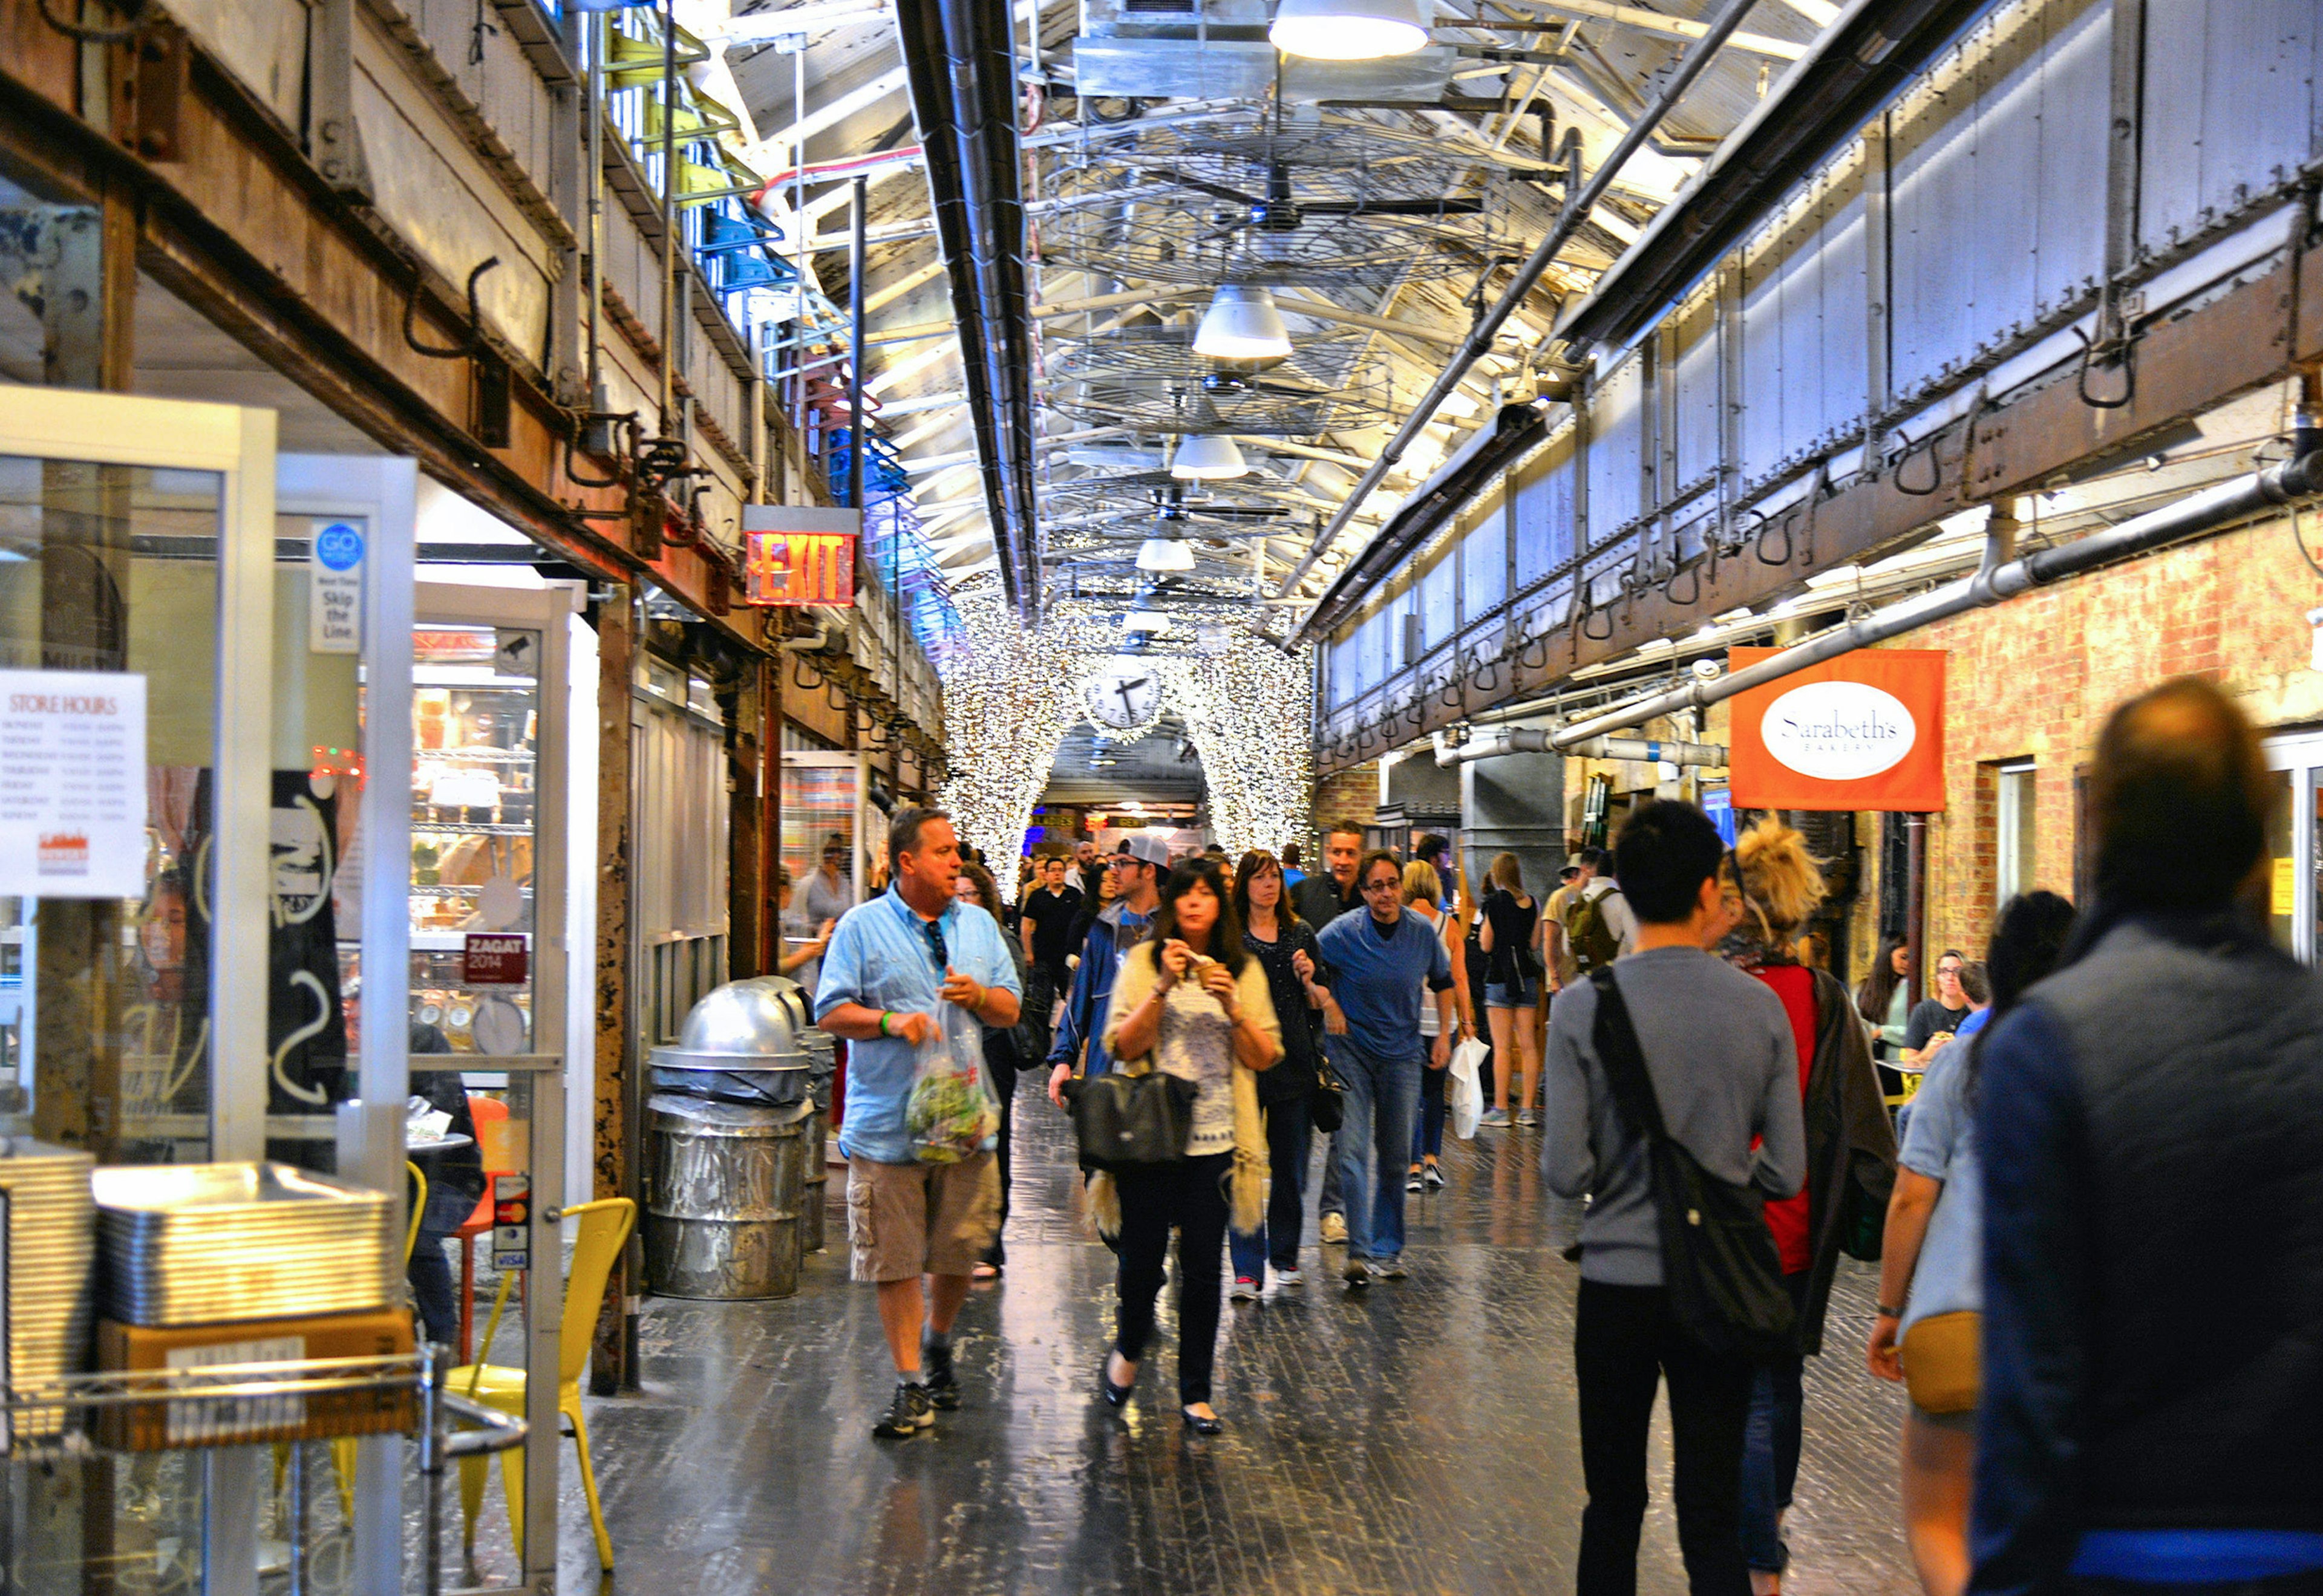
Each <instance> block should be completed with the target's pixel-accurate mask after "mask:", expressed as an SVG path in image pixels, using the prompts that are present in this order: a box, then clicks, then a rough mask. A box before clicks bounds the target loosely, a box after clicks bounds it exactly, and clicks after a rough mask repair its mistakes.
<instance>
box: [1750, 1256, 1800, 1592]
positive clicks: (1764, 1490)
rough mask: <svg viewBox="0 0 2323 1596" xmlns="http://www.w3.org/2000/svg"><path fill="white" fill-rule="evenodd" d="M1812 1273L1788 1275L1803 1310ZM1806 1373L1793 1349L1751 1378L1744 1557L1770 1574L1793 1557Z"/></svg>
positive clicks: (1794, 1301)
mask: <svg viewBox="0 0 2323 1596" xmlns="http://www.w3.org/2000/svg"><path fill="white" fill-rule="evenodd" d="M1812 1274H1813V1270H1804V1269H1803V1270H1797V1271H1795V1272H1794V1273H1791V1274H1787V1275H1785V1276H1784V1277H1783V1285H1784V1287H1785V1288H1786V1289H1787V1290H1788V1291H1789V1292H1790V1294H1791V1306H1792V1307H1794V1308H1797V1309H1801V1310H1802V1311H1803V1310H1804V1303H1805V1301H1806V1295H1807V1280H1808V1279H1809V1277H1810V1276H1811V1275H1812ZM1805 1372H1806V1360H1805V1359H1804V1358H1802V1357H1800V1356H1799V1355H1798V1354H1796V1353H1792V1354H1790V1355H1788V1356H1786V1357H1782V1358H1778V1359H1777V1360H1776V1361H1775V1362H1771V1363H1767V1364H1764V1365H1761V1366H1760V1368H1759V1370H1758V1374H1757V1375H1756V1377H1754V1378H1753V1379H1752V1380H1751V1382H1750V1417H1749V1424H1748V1426H1747V1428H1746V1429H1745V1430H1744V1432H1743V1436H1742V1495H1741V1507H1742V1561H1743V1562H1745V1563H1747V1564H1749V1565H1750V1566H1751V1567H1752V1568H1754V1569H1758V1570H1759V1571H1760V1572H1762V1573H1782V1572H1783V1570H1784V1569H1786V1568H1787V1567H1789V1566H1790V1562H1791V1550H1790V1548H1789V1547H1788V1546H1785V1545H1784V1544H1783V1536H1782V1515H1783V1509H1786V1508H1787V1507H1789V1506H1790V1505H1791V1491H1792V1488H1793V1487H1794V1486H1795V1485H1796V1484H1797V1483H1798V1478H1799V1434H1800V1430H1801V1427H1802V1422H1803V1419H1804V1410H1805V1394H1804V1390H1802V1387H1801V1383H1800V1382H1801V1380H1802V1379H1803V1377H1804V1374H1805Z"/></svg>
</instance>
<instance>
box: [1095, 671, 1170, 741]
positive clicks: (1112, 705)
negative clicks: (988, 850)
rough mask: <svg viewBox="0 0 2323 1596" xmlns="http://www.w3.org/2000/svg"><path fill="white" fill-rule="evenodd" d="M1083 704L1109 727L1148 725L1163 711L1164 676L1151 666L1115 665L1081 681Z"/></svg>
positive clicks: (1099, 722) (1127, 729)
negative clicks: (1162, 679) (1162, 688)
mask: <svg viewBox="0 0 2323 1596" xmlns="http://www.w3.org/2000/svg"><path fill="white" fill-rule="evenodd" d="M1081 705H1082V707H1083V708H1084V709H1086V710H1088V718H1089V719H1090V720H1094V721H1096V722H1097V724H1098V725H1099V726H1102V727H1106V728H1107V729H1110V730H1114V731H1131V730H1134V729H1137V728H1139V727H1141V726H1149V725H1151V724H1152V723H1153V721H1154V720H1158V719H1159V718H1160V717H1161V676H1160V675H1159V674H1156V673H1155V672H1154V671H1153V670H1152V667H1150V666H1145V665H1116V666H1114V667H1113V668H1112V669H1110V670H1107V671H1104V672H1101V673H1100V674H1097V675H1094V676H1091V677H1090V678H1089V679H1088V681H1086V682H1084V683H1081Z"/></svg>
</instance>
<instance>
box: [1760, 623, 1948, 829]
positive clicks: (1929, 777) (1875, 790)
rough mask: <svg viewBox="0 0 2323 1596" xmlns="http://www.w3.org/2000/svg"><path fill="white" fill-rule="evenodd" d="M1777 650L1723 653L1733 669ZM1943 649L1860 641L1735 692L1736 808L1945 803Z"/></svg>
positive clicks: (1905, 809) (1922, 809) (1915, 808)
mask: <svg viewBox="0 0 2323 1596" xmlns="http://www.w3.org/2000/svg"><path fill="white" fill-rule="evenodd" d="M1777 652H1778V651H1777V650H1776V649H1772V648H1736V649H1733V650H1731V651H1730V653H1729V656H1728V659H1727V669H1729V670H1730V671H1739V670H1741V669H1743V668H1744V667H1745V666H1748V665H1756V664H1758V662H1759V661H1760V660H1762V659H1765V658H1766V657H1767V656H1769V655H1771V654H1774V653H1777ZM1945 657H1946V656H1945V653H1944V651H1943V650H1942V649H1941V648H1859V649H1857V650H1856V651H1855V652H1854V653H1852V654H1843V655H1841V656H1839V657H1838V658H1837V659H1833V660H1827V661H1825V662H1824V663H1823V664H1822V665H1811V666H1809V667H1808V668H1807V669H1805V670H1804V671H1800V672H1798V673H1797V674H1795V675H1789V676H1784V677H1782V678H1780V679H1779V680H1777V681H1773V682H1769V683H1767V684H1766V685H1764V686H1762V687H1753V688H1751V689H1749V691H1747V692H1744V693H1737V694H1736V695H1735V696H1734V699H1733V701H1732V702H1733V706H1734V707H1733V725H1732V729H1731V731H1730V732H1729V733H1728V742H1729V744H1730V746H1731V749H1732V752H1731V753H1730V754H1729V755H1728V764H1729V768H1730V770H1731V786H1732V788H1733V794H1734V805H1735V807H1736V808H1738V809H1871V810H1888V811H1893V812H1899V813H1905V814H1933V813H1934V812H1937V811H1939V810H1941V809H1942V808H1943V806H1944V660H1945Z"/></svg>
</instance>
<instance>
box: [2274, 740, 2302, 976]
mask: <svg viewBox="0 0 2323 1596" xmlns="http://www.w3.org/2000/svg"><path fill="white" fill-rule="evenodd" d="M2267 781H2268V783H2269V784H2270V785H2271V786H2272V790H2273V793H2274V815H2273V818H2272V820H2270V821H2268V822H2267V827H2266V851H2267V876H2266V879H2267V898H2268V903H2267V925H2268V927H2269V928H2270V929H2271V930H2272V931H2273V933H2274V940H2275V942H2276V943H2277V945H2279V946H2280V947H2281V948H2282V949H2283V950H2284V951H2285V952H2293V951H2296V945H2295V943H2294V942H2293V940H2292V936H2291V928H2292V925H2293V923H2294V916H2295V915H2296V913H2297V910H2298V895H2297V890H2296V883H2297V881H2298V869H2299V863H2298V860H2297V858H2296V857H2295V851H2294V847H2293V840H2292V838H2291V772H2289V771H2287V770H2277V771H2271V772H2269V773H2268V775H2267Z"/></svg>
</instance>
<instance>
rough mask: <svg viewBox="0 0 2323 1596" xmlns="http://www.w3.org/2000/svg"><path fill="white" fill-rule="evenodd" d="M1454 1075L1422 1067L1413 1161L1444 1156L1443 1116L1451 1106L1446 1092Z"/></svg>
mask: <svg viewBox="0 0 2323 1596" xmlns="http://www.w3.org/2000/svg"><path fill="white" fill-rule="evenodd" d="M1451 1074H1452V1071H1451V1070H1450V1069H1435V1068H1434V1067H1432V1066H1425V1065H1423V1066H1422V1067H1421V1069H1420V1071H1419V1120H1418V1121H1417V1122H1415V1123H1414V1124H1413V1125H1412V1127H1411V1161H1412V1162H1413V1163H1415V1164H1416V1163H1418V1162H1419V1160H1420V1159H1421V1158H1422V1157H1427V1158H1441V1157H1442V1156H1443V1154H1444V1115H1445V1114H1446V1111H1447V1110H1448V1109H1449V1108H1450V1106H1451V1105H1450V1104H1449V1102H1448V1101H1446V1098H1445V1096H1444V1088H1445V1086H1446V1083H1447V1081H1448V1080H1449V1078H1450V1077H1451Z"/></svg>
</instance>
